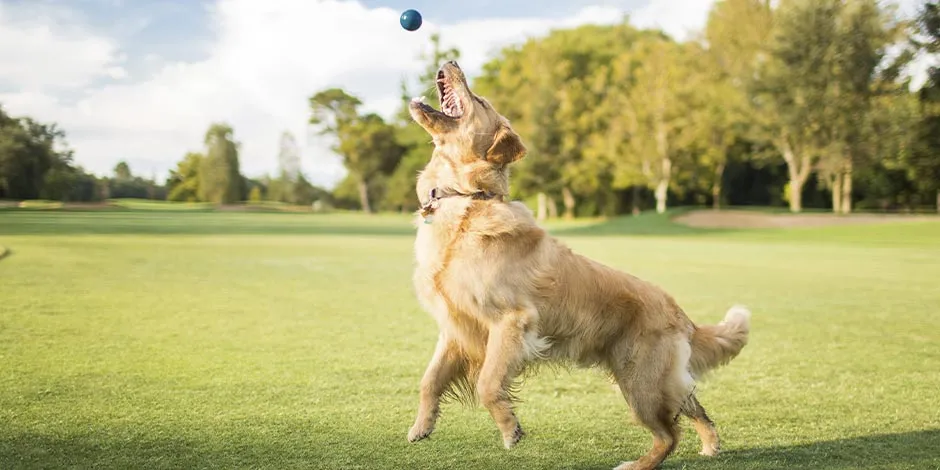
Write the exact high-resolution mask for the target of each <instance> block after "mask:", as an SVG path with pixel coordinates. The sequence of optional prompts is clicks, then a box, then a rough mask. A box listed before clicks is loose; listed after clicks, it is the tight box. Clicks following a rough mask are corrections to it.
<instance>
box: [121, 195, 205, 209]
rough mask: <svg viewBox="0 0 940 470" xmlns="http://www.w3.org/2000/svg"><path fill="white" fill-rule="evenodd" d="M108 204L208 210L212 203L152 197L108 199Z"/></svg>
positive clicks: (131, 207) (134, 207)
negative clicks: (160, 199) (155, 198)
mask: <svg viewBox="0 0 940 470" xmlns="http://www.w3.org/2000/svg"><path fill="white" fill-rule="evenodd" d="M108 204H111V205H113V206H115V207H120V208H122V209H131V210H135V211H208V210H211V209H212V208H213V205H212V204H211V203H208V202H175V201H158V200H153V199H135V198H124V199H108Z"/></svg>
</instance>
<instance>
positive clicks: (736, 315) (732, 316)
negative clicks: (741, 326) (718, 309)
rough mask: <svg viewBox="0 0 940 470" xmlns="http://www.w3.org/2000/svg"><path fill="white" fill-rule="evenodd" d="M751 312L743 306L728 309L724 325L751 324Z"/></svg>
mask: <svg viewBox="0 0 940 470" xmlns="http://www.w3.org/2000/svg"><path fill="white" fill-rule="evenodd" d="M750 321H751V311H750V310H749V309H748V308H747V307H745V306H743V305H735V306H733V307H731V308H729V309H728V313H726V314H725V320H724V321H723V322H722V323H745V324H746V323H750Z"/></svg>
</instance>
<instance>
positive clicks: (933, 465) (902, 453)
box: [676, 429, 940, 470]
mask: <svg viewBox="0 0 940 470" xmlns="http://www.w3.org/2000/svg"><path fill="white" fill-rule="evenodd" d="M937 443H940V429H929V430H923V431H911V432H905V433H897V434H876V435H871V436H859V437H852V438H845V439H836V440H832V441H823V442H813V443H808V444H801V445H795V446H779V447H757V448H752V449H742V450H733V451H728V452H726V453H724V454H722V455H721V456H720V457H718V459H716V460H715V462H714V463H713V464H711V463H706V464H700V462H701V461H700V460H696V462H695V466H696V468H728V467H729V466H731V467H735V468H748V469H765V468H766V469H771V468H773V469H776V468H819V469H833V470H850V469H882V468H911V469H925V470H926V469H938V468H940V453H938V451H937ZM676 463H680V462H678V461H677V462H676ZM688 463H691V462H688Z"/></svg>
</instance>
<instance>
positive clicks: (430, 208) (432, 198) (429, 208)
mask: <svg viewBox="0 0 940 470" xmlns="http://www.w3.org/2000/svg"><path fill="white" fill-rule="evenodd" d="M458 196H459V197H469V198H471V199H476V200H483V201H485V200H489V199H502V197H503V196H502V195H501V194H495V193H491V192H489V191H477V192H475V193H469V194H468V193H462V192H459V191H456V190H454V189H441V188H431V190H430V191H428V202H425V203H424V204H423V205H422V206H421V209H420V210H421V216H422V217H424V218H425V219H427V218H428V217H429V216H430V215H431V214H433V213H434V211H435V210H437V208H438V205H439V204H438V202H439V201H440V200H441V199H444V198H448V197H458Z"/></svg>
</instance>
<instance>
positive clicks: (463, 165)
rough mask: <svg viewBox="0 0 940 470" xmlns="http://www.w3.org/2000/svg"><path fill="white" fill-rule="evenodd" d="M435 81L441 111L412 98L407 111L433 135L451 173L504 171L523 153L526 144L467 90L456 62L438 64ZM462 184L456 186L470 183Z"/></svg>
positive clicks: (503, 118) (491, 107) (485, 101)
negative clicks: (447, 162) (488, 170)
mask: <svg viewBox="0 0 940 470" xmlns="http://www.w3.org/2000/svg"><path fill="white" fill-rule="evenodd" d="M436 84H437V90H438V95H439V96H440V105H441V110H440V111H438V110H436V109H434V108H432V107H431V106H428V105H427V104H426V103H424V102H423V101H421V100H417V99H416V100H412V102H411V105H410V107H409V111H410V113H411V117H412V119H414V120H415V122H417V123H418V124H419V125H420V126H421V127H423V128H424V130H426V131H427V132H428V134H430V135H431V137H432V138H433V140H434V145H435V155H442V156H443V157H444V158H446V159H447V160H448V161H449V163H450V165H452V166H454V167H455V169H454V170H455V172H463V173H467V172H474V173H485V171H484V170H485V167H489V168H491V169H492V170H497V171H499V172H500V173H504V172H503V170H504V169H505V167H506V166H507V165H508V164H510V163H512V162H515V161H517V160H519V159H520V158H522V157H524V156H525V154H526V147H525V145H524V144H523V143H522V139H520V138H519V135H518V134H516V132H515V131H513V129H512V127H511V126H510V125H509V121H508V120H507V119H506V118H505V117H503V116H502V115H501V114H499V113H498V112H496V110H495V109H493V106H492V105H491V104H490V103H489V102H488V101H487V100H486V99H484V98H481V97H479V96H477V95H476V94H474V93H473V92H472V91H471V90H470V86H469V85H468V84H467V78H466V77H465V76H464V74H463V71H462V70H460V67H459V66H458V65H457V62H454V61H449V62H445V63H444V65H442V66H441V68H440V69H439V70H438V72H437V80H436ZM456 167H459V168H456ZM481 176H482V174H481ZM462 183H465V184H461V185H460V186H467V184H469V183H471V182H469V181H466V182H462ZM470 186H475V185H474V184H470ZM480 189H488V188H480Z"/></svg>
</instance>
